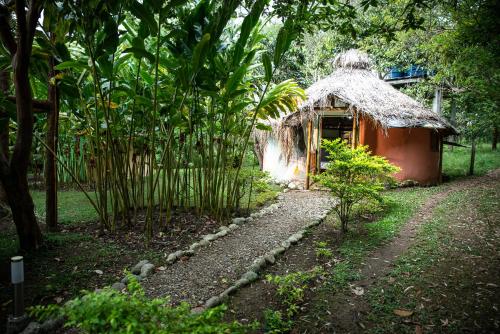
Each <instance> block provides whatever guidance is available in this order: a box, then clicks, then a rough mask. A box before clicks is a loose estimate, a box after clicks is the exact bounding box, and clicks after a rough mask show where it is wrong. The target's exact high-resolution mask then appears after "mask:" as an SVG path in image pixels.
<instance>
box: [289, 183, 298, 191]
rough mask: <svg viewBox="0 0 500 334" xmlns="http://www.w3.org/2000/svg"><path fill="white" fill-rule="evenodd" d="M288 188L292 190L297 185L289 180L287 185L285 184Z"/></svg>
mask: <svg viewBox="0 0 500 334" xmlns="http://www.w3.org/2000/svg"><path fill="white" fill-rule="evenodd" d="M287 187H288V189H290V190H294V189H297V185H296V184H295V182H290V183H289V184H288V185H287Z"/></svg>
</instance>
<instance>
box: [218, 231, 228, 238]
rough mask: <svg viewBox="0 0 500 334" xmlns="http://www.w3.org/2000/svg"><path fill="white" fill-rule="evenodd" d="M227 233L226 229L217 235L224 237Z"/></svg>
mask: <svg viewBox="0 0 500 334" xmlns="http://www.w3.org/2000/svg"><path fill="white" fill-rule="evenodd" d="M226 234H227V231H226V230H224V231H220V232H217V233H216V234H215V235H216V236H217V238H222V237H223V236H225V235H226Z"/></svg>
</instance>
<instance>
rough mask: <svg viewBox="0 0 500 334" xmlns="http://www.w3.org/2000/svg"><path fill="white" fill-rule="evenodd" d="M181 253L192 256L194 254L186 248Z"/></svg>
mask: <svg viewBox="0 0 500 334" xmlns="http://www.w3.org/2000/svg"><path fill="white" fill-rule="evenodd" d="M182 255H184V256H193V255H194V250H192V249H188V250H185V251H183V252H182Z"/></svg>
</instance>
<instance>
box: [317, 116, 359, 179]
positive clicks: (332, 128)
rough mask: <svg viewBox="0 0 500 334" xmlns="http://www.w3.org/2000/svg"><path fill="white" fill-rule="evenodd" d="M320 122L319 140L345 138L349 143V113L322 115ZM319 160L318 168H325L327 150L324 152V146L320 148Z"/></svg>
mask: <svg viewBox="0 0 500 334" xmlns="http://www.w3.org/2000/svg"><path fill="white" fill-rule="evenodd" d="M320 124H321V132H320V140H323V139H328V140H334V139H337V138H342V139H344V140H347V143H348V144H349V145H351V143H352V133H353V121H352V116H351V115H348V116H347V115H339V116H336V115H335V116H323V117H322V118H321V122H320ZM319 161H320V163H319V167H320V170H321V171H323V170H325V168H326V165H327V164H328V152H326V151H325V149H324V148H321V150H320V154H319Z"/></svg>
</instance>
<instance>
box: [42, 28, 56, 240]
mask: <svg viewBox="0 0 500 334" xmlns="http://www.w3.org/2000/svg"><path fill="white" fill-rule="evenodd" d="M52 37H53V36H52ZM55 61H56V60H55V59H54V58H53V57H51V58H50V59H49V73H48V80H49V84H48V87H49V91H48V97H49V102H50V104H51V108H50V111H49V112H48V114H47V139H46V141H47V150H46V153H45V192H46V197H45V221H46V226H47V231H49V232H54V231H57V229H58V227H57V161H56V156H55V155H54V154H57V137H58V128H59V124H58V123H59V122H58V120H59V90H58V87H57V83H56V82H51V78H53V77H55V76H56V74H57V71H56V70H54V66H55V65H56V64H55Z"/></svg>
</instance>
